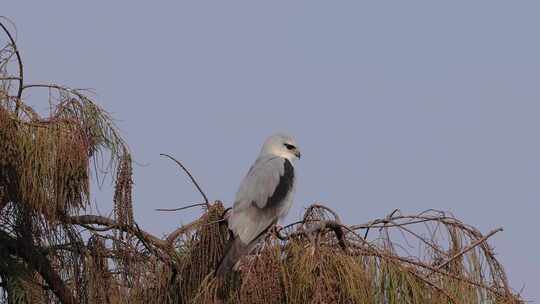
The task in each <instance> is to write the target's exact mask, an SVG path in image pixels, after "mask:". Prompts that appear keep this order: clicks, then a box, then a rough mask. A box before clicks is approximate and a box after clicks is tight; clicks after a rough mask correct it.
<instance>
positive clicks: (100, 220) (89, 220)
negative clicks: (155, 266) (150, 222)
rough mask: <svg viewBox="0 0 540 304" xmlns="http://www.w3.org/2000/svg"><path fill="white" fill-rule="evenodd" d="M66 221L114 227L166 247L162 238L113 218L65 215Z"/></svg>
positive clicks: (157, 245) (163, 247) (160, 246)
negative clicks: (120, 222)
mask: <svg viewBox="0 0 540 304" xmlns="http://www.w3.org/2000/svg"><path fill="white" fill-rule="evenodd" d="M66 220H67V222H68V223H70V224H76V225H81V226H82V225H86V228H88V229H92V227H88V226H87V225H100V226H106V227H108V228H111V229H112V228H116V229H120V230H122V231H124V232H127V233H130V234H132V235H135V236H137V237H139V238H143V239H144V240H141V241H147V242H150V243H152V244H153V245H155V246H156V247H159V248H162V249H167V248H168V245H167V243H166V242H165V241H163V240H162V239H160V238H158V237H155V236H153V235H152V234H150V233H148V232H145V231H143V230H139V229H137V228H136V227H132V226H129V225H120V224H119V223H117V222H115V221H114V220H112V219H110V218H107V217H104V216H99V215H79V216H70V217H67V219H66Z"/></svg>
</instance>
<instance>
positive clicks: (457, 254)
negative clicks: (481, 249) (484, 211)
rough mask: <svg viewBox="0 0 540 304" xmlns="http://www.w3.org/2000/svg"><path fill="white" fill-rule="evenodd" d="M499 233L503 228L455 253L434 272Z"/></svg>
mask: <svg viewBox="0 0 540 304" xmlns="http://www.w3.org/2000/svg"><path fill="white" fill-rule="evenodd" d="M500 231H503V228H502V227H501V228H497V229H495V230H492V231H490V232H489V233H488V234H486V235H485V236H484V237H483V238H481V239H479V240H477V241H476V242H474V243H472V244H470V245H469V246H467V247H465V249H463V250H461V251H460V252H458V253H456V254H455V255H454V256H453V257H451V258H450V259H448V260H447V261H446V262H444V263H442V264H441V265H439V266H437V268H436V270H440V269H442V268H444V266H446V265H448V264H450V262H452V261H453V260H455V259H457V258H459V257H460V256H462V255H464V254H465V253H467V252H469V251H471V250H472V249H473V248H474V247H476V246H478V245H480V244H482V243H483V242H485V241H486V240H487V239H489V238H490V237H491V236H492V235H494V234H495V233H497V232H500ZM434 273H435V270H434V271H433V272H431V273H429V274H428V275H427V276H426V277H429V276H431V275H432V274H434Z"/></svg>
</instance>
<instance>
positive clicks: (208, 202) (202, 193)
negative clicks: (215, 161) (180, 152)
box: [159, 153, 210, 209]
mask: <svg viewBox="0 0 540 304" xmlns="http://www.w3.org/2000/svg"><path fill="white" fill-rule="evenodd" d="M159 155H161V156H165V157H168V158H170V159H171V160H172V161H174V162H175V163H177V164H178V166H180V168H182V170H184V172H185V173H186V174H187V176H188V177H189V178H190V179H191V182H192V183H193V184H194V185H195V187H196V188H197V190H199V193H201V195H202V197H203V199H204V201H205V202H206V208H207V209H208V208H210V201H209V200H208V198H207V197H206V194H204V191H203V190H202V189H201V187H200V186H199V184H198V183H197V181H196V180H195V178H194V177H193V175H192V174H191V173H190V172H189V170H188V169H187V168H186V167H184V165H182V163H181V162H179V161H178V160H176V159H175V158H174V157H172V156H170V155H168V154H165V153H161V154H159Z"/></svg>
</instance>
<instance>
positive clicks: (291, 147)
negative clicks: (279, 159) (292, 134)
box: [283, 144, 296, 150]
mask: <svg viewBox="0 0 540 304" xmlns="http://www.w3.org/2000/svg"><path fill="white" fill-rule="evenodd" d="M283 145H284V146H285V148H287V149H289V150H294V149H296V147H295V146H293V145H289V144H283Z"/></svg>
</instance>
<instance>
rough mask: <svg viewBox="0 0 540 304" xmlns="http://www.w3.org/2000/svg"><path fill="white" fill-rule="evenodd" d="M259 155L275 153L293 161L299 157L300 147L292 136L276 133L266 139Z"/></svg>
mask: <svg viewBox="0 0 540 304" xmlns="http://www.w3.org/2000/svg"><path fill="white" fill-rule="evenodd" d="M261 155H275V156H280V157H283V158H286V159H288V160H290V161H293V160H296V159H299V158H300V149H299V148H298V145H297V144H296V140H294V138H293V137H292V136H290V135H287V134H283V133H277V134H274V135H272V136H270V137H268V138H267V139H266V141H265V142H264V145H263V147H262V149H261Z"/></svg>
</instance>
